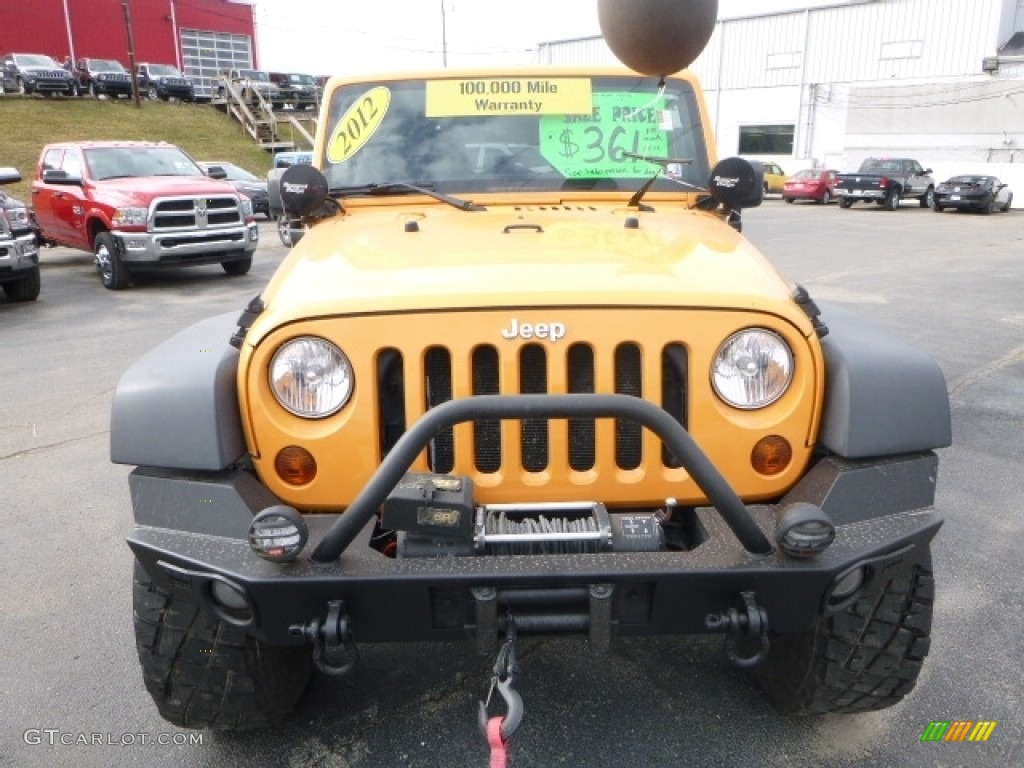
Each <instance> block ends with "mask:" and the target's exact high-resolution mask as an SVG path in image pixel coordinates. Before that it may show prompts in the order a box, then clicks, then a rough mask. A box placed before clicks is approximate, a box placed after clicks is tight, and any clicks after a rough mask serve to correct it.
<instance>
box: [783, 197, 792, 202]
mask: <svg viewBox="0 0 1024 768" xmlns="http://www.w3.org/2000/svg"><path fill="white" fill-rule="evenodd" d="M782 199H783V200H785V201H786V202H787V203H792V202H793V198H792V197H784V198H782Z"/></svg>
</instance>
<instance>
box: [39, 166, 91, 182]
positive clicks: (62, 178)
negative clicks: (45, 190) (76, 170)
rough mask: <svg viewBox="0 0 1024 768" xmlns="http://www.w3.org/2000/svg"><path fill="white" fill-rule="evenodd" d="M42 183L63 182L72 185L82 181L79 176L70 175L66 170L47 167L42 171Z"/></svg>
mask: <svg viewBox="0 0 1024 768" xmlns="http://www.w3.org/2000/svg"><path fill="white" fill-rule="evenodd" d="M43 183H44V184H65V185H68V186H74V185H76V184H81V183H82V177H81V176H72V175H70V174H69V173H68V172H67V171H60V170H57V169H56V168H47V169H46V170H45V171H43Z"/></svg>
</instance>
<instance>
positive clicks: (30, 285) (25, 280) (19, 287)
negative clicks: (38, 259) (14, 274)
mask: <svg viewBox="0 0 1024 768" xmlns="http://www.w3.org/2000/svg"><path fill="white" fill-rule="evenodd" d="M39 285H40V279H39V267H34V268H33V269H31V270H29V271H28V272H26V273H25V276H24V277H20V278H18V279H17V280H10V281H8V282H6V283H4V293H5V294H6V295H7V298H8V299H9V300H10V301H35V300H36V299H38V298H39Z"/></svg>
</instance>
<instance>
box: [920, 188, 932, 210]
mask: <svg viewBox="0 0 1024 768" xmlns="http://www.w3.org/2000/svg"><path fill="white" fill-rule="evenodd" d="M918 204H919V205H920V206H921V207H922V208H933V207H934V206H935V189H934V187H928V190H927V191H926V192H925V193H924V196H922V197H921V199H920V200H919V201H918Z"/></svg>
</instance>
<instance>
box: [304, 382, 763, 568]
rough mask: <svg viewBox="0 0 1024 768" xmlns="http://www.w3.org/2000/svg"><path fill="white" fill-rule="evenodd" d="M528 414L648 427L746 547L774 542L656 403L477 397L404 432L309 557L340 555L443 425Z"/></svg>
mask: <svg viewBox="0 0 1024 768" xmlns="http://www.w3.org/2000/svg"><path fill="white" fill-rule="evenodd" d="M530 418H538V419H540V418H547V419H559V418H561V419H568V418H584V419H585V418H590V419H598V418H619V419H628V420H630V421H635V422H637V423H639V424H641V425H643V426H645V427H647V428H648V429H650V430H651V431H652V432H654V433H655V434H656V435H657V436H658V437H660V438H661V440H662V442H663V443H664V444H665V445H666V446H667V447H668V449H669V450H670V451H672V453H674V454H675V456H676V458H678V459H679V461H681V462H682V464H683V467H684V468H685V469H686V471H687V472H689V474H690V477H692V478H693V480H694V482H695V483H696V484H697V486H698V487H699V488H700V489H701V490H702V491H703V492H704V494H705V495H706V496H707V497H708V500H709V501H710V502H711V504H712V505H713V506H714V507H715V509H717V510H718V513H719V514H720V515H721V516H722V519H723V520H725V522H726V524H727V525H728V526H729V528H730V529H731V530H732V532H733V533H734V534H735V535H736V538H737V539H739V541H740V544H742V545H743V548H744V549H745V550H747V552H750V553H752V554H759V555H764V554H768V553H769V552H771V551H772V545H771V542H769V541H768V538H767V537H766V536H765V535H764V532H763V531H762V530H761V529H760V528H759V527H758V526H757V523H755V522H754V519H753V518H752V517H751V516H750V513H749V512H748V511H747V508H746V506H745V505H744V504H743V502H742V501H741V500H740V498H739V496H737V495H736V493H735V491H733V489H732V488H731V487H730V485H729V484H728V483H727V482H726V480H725V478H724V477H722V474H721V473H720V472H719V471H718V470H717V469H716V468H715V465H714V464H712V463H711V461H710V460H709V459H708V458H707V456H705V455H704V452H703V451H702V450H701V449H700V446H698V445H697V443H696V441H694V439H693V438H692V437H691V436H690V434H689V433H688V432H687V431H686V430H685V429H684V428H683V427H682V425H680V424H679V422H677V421H676V420H675V419H674V418H673V417H672V416H671V415H670V414H669V413H667V412H666V411H664V410H663V409H661V408H659V407H658V406H656V405H654V404H653V403H650V402H648V401H646V400H641V399H640V398H637V397H631V396H629V395H589V394H587V395H584V394H577V395H478V396H476V397H466V398H461V399H458V400H449V401H448V402H446V403H442V404H441V405H438V406H435V407H434V408H431V409H430V410H429V411H427V412H426V414H424V415H423V417H422V418H420V419H419V420H418V421H417V422H416V423H415V424H414V425H413V426H412V428H411V429H409V431H408V432H406V433H405V434H404V435H402V437H401V438H400V439H399V441H398V442H397V443H396V444H395V447H394V448H392V449H391V451H390V452H389V453H388V455H387V456H386V457H385V459H384V461H383V462H381V465H380V467H378V469H377V471H376V473H374V475H373V477H372V478H371V479H370V481H369V482H368V483H367V484H366V485H365V486H364V487H363V490H362V491H360V493H359V495H358V496H356V498H355V499H354V500H353V501H352V504H350V505H349V507H348V509H347V510H346V511H345V514H344V515H342V517H341V518H340V519H339V520H338V521H337V522H336V523H335V524H334V526H333V527H332V528H331V529H330V531H328V533H327V535H326V536H324V537H323V539H322V540H321V541H320V543H319V544H318V545H317V547H316V549H315V550H314V551H313V554H312V556H311V558H312V560H313V561H314V562H317V563H325V562H331V561H333V560H337V559H338V556H339V555H341V553H342V552H344V551H345V548H346V547H348V545H349V544H351V543H352V541H353V540H355V538H356V536H358V535H359V532H360V531H361V530H362V529H363V527H364V526H365V525H366V524H367V523H368V522H369V521H370V520H371V519H372V518H373V516H374V515H375V514H376V513H377V510H378V509H379V508H380V505H381V504H382V503H384V500H385V499H386V498H387V496H388V494H389V493H391V491H392V489H393V488H394V487H395V486H396V485H397V484H398V482H399V481H400V480H401V479H402V476H403V475H404V474H405V473H406V472H408V471H409V467H410V466H412V463H413V461H415V459H416V457H417V456H419V455H420V453H421V452H422V451H423V450H424V448H426V447H427V445H428V444H429V443H430V441H431V440H433V439H434V438H435V437H436V436H437V435H438V434H440V432H441V430H443V429H447V428H449V427H453V426H455V425H456V424H460V423H462V422H466V421H475V420H477V419H530Z"/></svg>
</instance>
